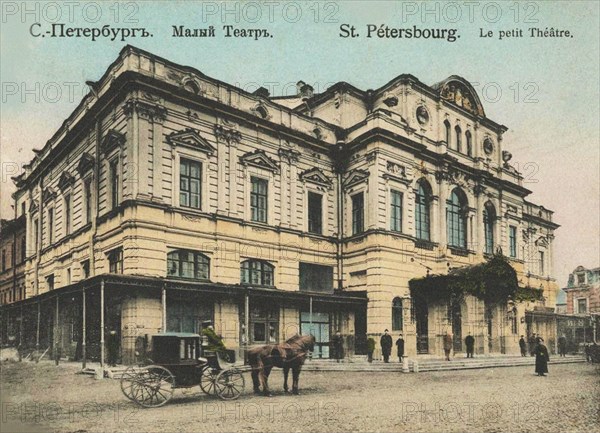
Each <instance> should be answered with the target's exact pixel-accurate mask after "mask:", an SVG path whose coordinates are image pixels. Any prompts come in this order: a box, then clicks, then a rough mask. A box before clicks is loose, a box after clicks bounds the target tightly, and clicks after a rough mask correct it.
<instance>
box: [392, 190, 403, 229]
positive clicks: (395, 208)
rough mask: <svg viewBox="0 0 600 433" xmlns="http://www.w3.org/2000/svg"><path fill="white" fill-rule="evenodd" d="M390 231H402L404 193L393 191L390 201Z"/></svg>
mask: <svg viewBox="0 0 600 433" xmlns="http://www.w3.org/2000/svg"><path fill="white" fill-rule="evenodd" d="M390 206H391V208H390V230H393V231H395V232H401V231H402V193H401V192H400V191H395V190H392V192H391V200H390Z"/></svg>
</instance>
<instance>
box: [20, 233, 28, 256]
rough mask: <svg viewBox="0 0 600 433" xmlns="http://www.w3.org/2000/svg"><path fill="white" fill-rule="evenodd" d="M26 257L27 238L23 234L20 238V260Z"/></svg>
mask: <svg viewBox="0 0 600 433" xmlns="http://www.w3.org/2000/svg"><path fill="white" fill-rule="evenodd" d="M26 258H27V239H26V237H25V235H23V237H22V238H21V262H24V261H25V259H26Z"/></svg>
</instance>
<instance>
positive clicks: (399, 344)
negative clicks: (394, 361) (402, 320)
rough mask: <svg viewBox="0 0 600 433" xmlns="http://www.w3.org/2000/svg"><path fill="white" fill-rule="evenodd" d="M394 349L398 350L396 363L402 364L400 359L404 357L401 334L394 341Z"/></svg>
mask: <svg viewBox="0 0 600 433" xmlns="http://www.w3.org/2000/svg"><path fill="white" fill-rule="evenodd" d="M396 347H397V348H398V361H400V362H402V358H403V357H404V338H402V334H400V335H399V336H398V339H397V340H396Z"/></svg>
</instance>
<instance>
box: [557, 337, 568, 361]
mask: <svg viewBox="0 0 600 433" xmlns="http://www.w3.org/2000/svg"><path fill="white" fill-rule="evenodd" d="M558 354H559V355H560V356H565V355H566V354H567V339H566V337H565V336H564V334H563V335H561V336H560V337H558Z"/></svg>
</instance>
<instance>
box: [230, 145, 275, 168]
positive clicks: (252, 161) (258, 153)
mask: <svg viewBox="0 0 600 433" xmlns="http://www.w3.org/2000/svg"><path fill="white" fill-rule="evenodd" d="M240 162H241V163H242V164H243V165H245V166H248V165H252V166H254V167H258V168H262V169H265V170H269V171H272V172H274V173H275V172H278V171H279V166H278V165H277V162H275V160H273V159H271V158H269V156H267V154H266V153H265V151H264V150H261V149H257V150H255V151H254V152H248V153H246V154H244V155H242V156H240Z"/></svg>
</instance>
